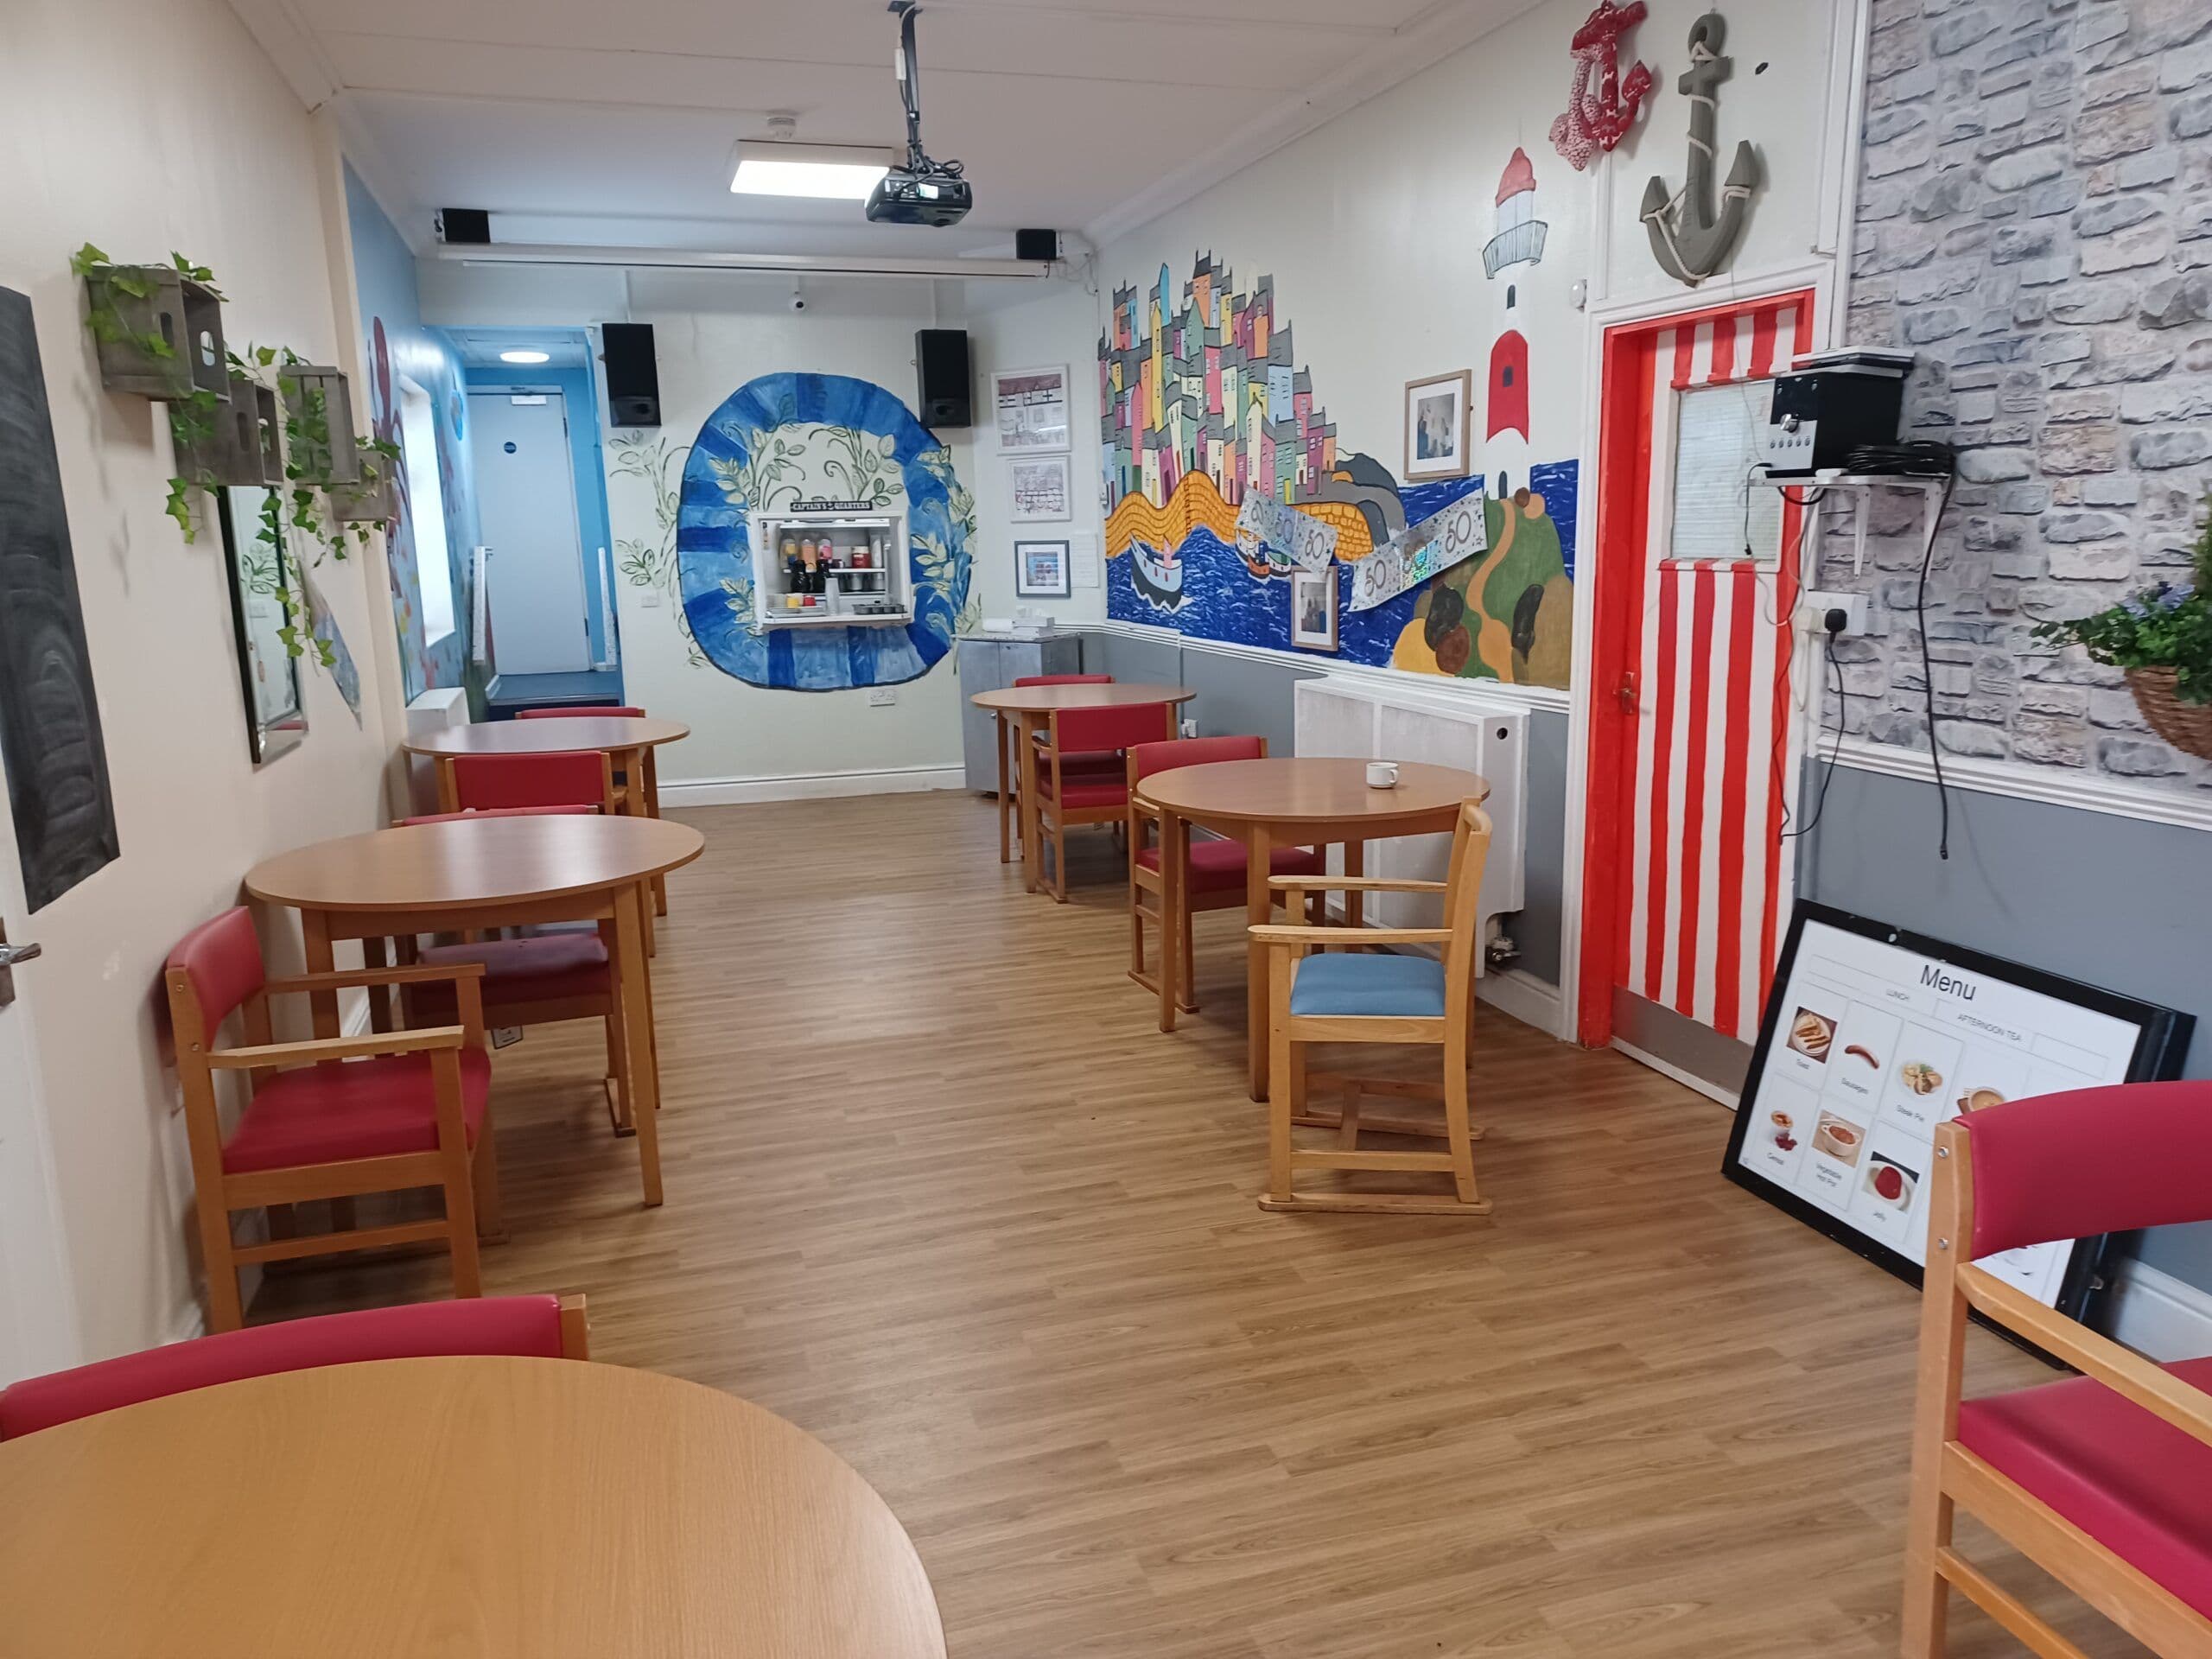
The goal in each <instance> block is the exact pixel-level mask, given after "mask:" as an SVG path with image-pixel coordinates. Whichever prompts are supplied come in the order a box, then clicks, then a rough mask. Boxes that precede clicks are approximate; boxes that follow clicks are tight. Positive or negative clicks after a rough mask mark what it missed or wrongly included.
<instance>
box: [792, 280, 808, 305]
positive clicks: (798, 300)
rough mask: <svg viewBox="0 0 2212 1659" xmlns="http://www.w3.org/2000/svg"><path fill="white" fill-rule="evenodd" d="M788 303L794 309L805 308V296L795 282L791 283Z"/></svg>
mask: <svg viewBox="0 0 2212 1659" xmlns="http://www.w3.org/2000/svg"><path fill="white" fill-rule="evenodd" d="M790 305H791V309H792V310H794V311H804V310H805V309H806V296H805V295H804V294H802V293H801V292H800V291H799V288H798V283H792V284H791V300H790Z"/></svg>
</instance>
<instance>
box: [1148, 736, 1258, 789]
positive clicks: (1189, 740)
mask: <svg viewBox="0 0 2212 1659" xmlns="http://www.w3.org/2000/svg"><path fill="white" fill-rule="evenodd" d="M1267 758H1268V740H1267V739H1266V738H1264V737H1186V738H1184V739H1182V740H1181V741H1179V742H1173V743H1135V744H1132V745H1130V747H1129V781H1130V782H1131V783H1133V784H1134V783H1136V782H1138V781H1139V780H1140V779H1146V778H1149V777H1151V776H1152V774H1153V773H1154V772H1173V771H1174V770H1175V769H1176V768H1177V767H1178V766H1213V765H1215V764H1216V763H1217V762H1219V761H1223V760H1266V759H1267Z"/></svg>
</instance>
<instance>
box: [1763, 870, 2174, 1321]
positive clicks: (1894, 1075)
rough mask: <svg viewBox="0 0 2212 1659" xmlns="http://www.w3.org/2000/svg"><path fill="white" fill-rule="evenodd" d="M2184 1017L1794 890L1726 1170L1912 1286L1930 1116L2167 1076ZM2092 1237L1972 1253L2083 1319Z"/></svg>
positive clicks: (1923, 1238) (2095, 1243) (1930, 1149)
mask: <svg viewBox="0 0 2212 1659" xmlns="http://www.w3.org/2000/svg"><path fill="white" fill-rule="evenodd" d="M2192 1024H2193V1021H2192V1020H2191V1019H2190V1016H2189V1015H2186V1014H2177V1013H2175V1012H2174V1011H2173V1010H2171V1009H2169V1008H2161V1007H2155V1006H2153V1005H2152V1004H2150V1003H2147V1002H2139V1001H2134V1000H2133V999H2132V998H2129V997H2124V996H2119V995H2113V993H2111V992H2108V991H2101V990H2098V989H2096V988H2094V987H2091V986H2087V985H2082V984H2078V983H2076V982H2074V981H2071V980H2067V979H2063V978H2060V977H2058V976H2056V975H2052V974H2046V973H2044V972H2041V971H2040V970H2038V969H2032V968H2024V967H2022V966H2020V965H2019V964H2018V963H2008V962H2003V961H2000V960H1999V959H1997V958H1995V957H1985V956H1982V955H1980V953H1979V952H1976V951H1971V950H1960V949H1958V948H1957V947H1956V946H1953V945H1948V944H1942V943H1941V942H1939V941H1937V940H1934V939H1927V938H1921V937H1919V936H1918V935H1916V934H1912V933H1909V932H1906V931H1904V930H1903V929H1900V928H1895V927H1890V926H1887V925H1884V924H1882V923H1879V922H1870V921H1866V920H1865V919H1863V918H1859V917H1856V916H1851V915H1847V914H1846V913H1844V912H1841V911H1836V910H1831V909H1829V908H1828V907H1827V906H1822V905H1815V904H1808V903H1804V902H1802V901H1801V902H1800V903H1799V905H1798V906H1797V910H1796V915H1795V916H1794V917H1793V918H1791V921H1790V925H1789V939H1788V941H1787V943H1786V944H1785V945H1784V947H1783V955H1782V962H1781V964H1780V966H1779V967H1778V968H1777V970H1776V974H1775V982H1774V989H1773V991H1772V992H1771V993H1770V995H1769V997H1768V1001H1767V1007H1766V1015H1765V1018H1764V1020H1763V1021H1762V1022H1761V1025H1760V1027H1759V1039H1758V1048H1757V1050H1756V1051H1755V1052H1754V1053H1753V1055H1752V1058H1751V1079H1750V1082H1749V1084H1748V1085H1747V1086H1746V1088H1745V1091H1744V1096H1743V1102H1742V1104H1741V1106H1740V1107H1739V1108H1738V1111H1737V1114H1736V1124H1735V1128H1734V1131H1733V1133H1732V1135H1730V1137H1729V1141H1728V1156H1727V1161H1726V1165H1725V1166H1724V1168H1725V1170H1726V1174H1727V1176H1728V1178H1729V1179H1731V1180H1732V1181H1734V1182H1736V1183H1737V1184H1738V1185H1742V1186H1745V1187H1749V1188H1751V1190H1753V1191H1754V1192H1759V1193H1761V1194H1762V1195H1763V1196H1765V1197H1767V1198H1770V1199H1772V1200H1773V1201H1774V1202H1775V1203H1777V1204H1778V1205H1781V1206H1782V1207H1783V1209H1785V1210H1788V1211H1790V1212H1791V1213H1792V1214H1793V1215H1796V1216H1797V1217H1799V1218H1800V1219H1802V1220H1803V1221H1806V1222H1808V1223H1809V1224H1812V1225H1813V1226H1815V1227H1816V1228H1818V1229H1819V1230H1821V1231H1822V1232H1824V1233H1827V1235H1828V1236H1830V1237H1832V1238H1835V1239H1839V1240H1840V1241H1841V1242H1843V1243H1847V1244H1849V1245H1850V1246H1851V1247H1852V1248H1853V1249H1856V1250H1858V1251H1859V1253H1860V1254H1861V1255H1866V1256H1868V1257H1869V1258H1870V1259H1872V1260H1873V1261H1876V1262H1881V1263H1882V1264H1883V1265H1884V1266H1885V1267H1888V1268H1891V1270H1892V1271H1893V1272H1896V1273H1898V1274H1901V1275H1903V1276H1904V1277H1907V1278H1910V1279H1911V1280H1913V1281H1915V1282H1917V1281H1918V1280H1919V1277H1920V1271H1921V1266H1922V1263H1923V1262H1924V1261H1925V1260H1926V1257H1927V1250H1928V1206H1929V1179H1928V1173H1929V1163H1930V1162H1931V1161H1932V1160H1933V1157H1934V1146H1933V1140H1934V1136H1935V1133H1936V1125H1937V1124H1939V1123H1942V1122H1944V1121H1945V1120H1947V1119H1949V1118H1953V1117H1956V1116H1960V1115H1961V1113H1965V1112H1974V1111H1980V1110H1984V1109H1987V1108H1989V1107H1992V1106H1997V1105H2000V1104H2002V1103H2004V1102H2005V1101H2008V1100H2021V1099H2024V1098H2026V1097H2028V1096H2034V1095H2048V1094H2056V1093H2057V1092H2059V1091H2060V1090H2068V1089H2086V1088H2090V1087H2094V1086H2095V1085H2098V1084H2114V1083H2130V1082H2139V1081H2143V1080H2145V1079H2148V1078H2155V1077H2174V1076H2177V1075H2178V1073H2179V1069H2180V1065H2181V1059H2182V1056H2183V1053H2184V1052H2186V1051H2187V1048H2188V1044H2189V1034H2190V1027H2191V1025H2192ZM2101 1245H2102V1241H2101V1240H2081V1241H2061V1242H2057V1243H2048V1244H2036V1245H2031V1246H2029V1247H2027V1248H2025V1249H2017V1250H2007V1251H2005V1252H2004V1253H2003V1254H2001V1255H1991V1256H1985V1257H1983V1258H1982V1259H1981V1261H1980V1262H1979V1264H1978V1265H1979V1266H1980V1267H1982V1268H1986V1269H1987V1270H1988V1271H1989V1272H1991V1273H1993V1274H1996V1275H1997V1276H1998V1277H1999V1278H2001V1279H2003V1280H2005V1281H2006V1282H2007V1283H2009V1284H2012V1285H2014V1286H2016V1287H2018V1288H2019V1289H2021V1290H2023V1291H2024V1292H2026V1293H2027V1294H2029V1295H2031V1296H2032V1297H2034V1298H2035V1299H2036V1300H2037V1301H2040V1302H2042V1303H2044V1304H2045V1305H2046V1306H2054V1307H2062V1308H2063V1309H2064V1310H2065V1311H2067V1312H2069V1313H2074V1314H2076V1315H2078V1314H2079V1313H2080V1311H2081V1305H2082V1302H2083V1301H2084V1300H2086V1298H2087V1295H2088V1286H2089V1282H2090V1281H2091V1278H2092V1276H2093V1274H2092V1269H2093V1268H2094V1264H2095V1260H2096V1257H2097V1255H2098V1254H2099V1253H2100V1251H2101Z"/></svg>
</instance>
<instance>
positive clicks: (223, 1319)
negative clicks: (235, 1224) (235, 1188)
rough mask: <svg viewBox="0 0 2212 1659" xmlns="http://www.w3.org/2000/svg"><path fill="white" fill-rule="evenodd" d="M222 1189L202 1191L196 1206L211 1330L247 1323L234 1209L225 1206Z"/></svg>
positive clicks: (232, 1328) (215, 1330)
mask: <svg viewBox="0 0 2212 1659" xmlns="http://www.w3.org/2000/svg"><path fill="white" fill-rule="evenodd" d="M222 1202H223V1199H222V1195H221V1194H220V1193H219V1192H201V1193H200V1195H199V1197H198V1198H197V1200H196V1201H195V1203H194V1206H193V1207H194V1209H196V1210H198V1211H199V1212H200V1260H201V1262H202V1264H203V1265H204V1266H205V1267H206V1268H207V1329H208V1330H209V1331H211V1332H220V1331H235V1330H237V1329H238V1327H239V1326H241V1325H244V1324H245V1304H244V1303H243V1302H241V1301H240V1300H239V1299H238V1258H237V1257H236V1256H234V1255H232V1253H231V1249H232V1247H231V1212H230V1211H227V1210H226V1209H223V1208H222V1207H221V1205H222Z"/></svg>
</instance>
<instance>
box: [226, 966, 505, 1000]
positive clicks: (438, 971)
mask: <svg viewBox="0 0 2212 1659" xmlns="http://www.w3.org/2000/svg"><path fill="white" fill-rule="evenodd" d="M483 977H484V964H483V963H480V962H456V963H439V964H434V965H432V966H429V967H422V966H416V967H411V968H340V969H338V970H337V971H336V972H334V973H327V974H294V975H291V976H289V977H287V978H284V979H271V980H266V981H264V982H263V984H262V989H264V990H265V991H267V992H269V993H270V995H277V996H289V995H297V994H299V993H302V992H306V991H334V990H340V989H343V988H345V987H346V986H349V985H422V984H428V983H430V982H434V981H436V980H441V979H481V978H483Z"/></svg>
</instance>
